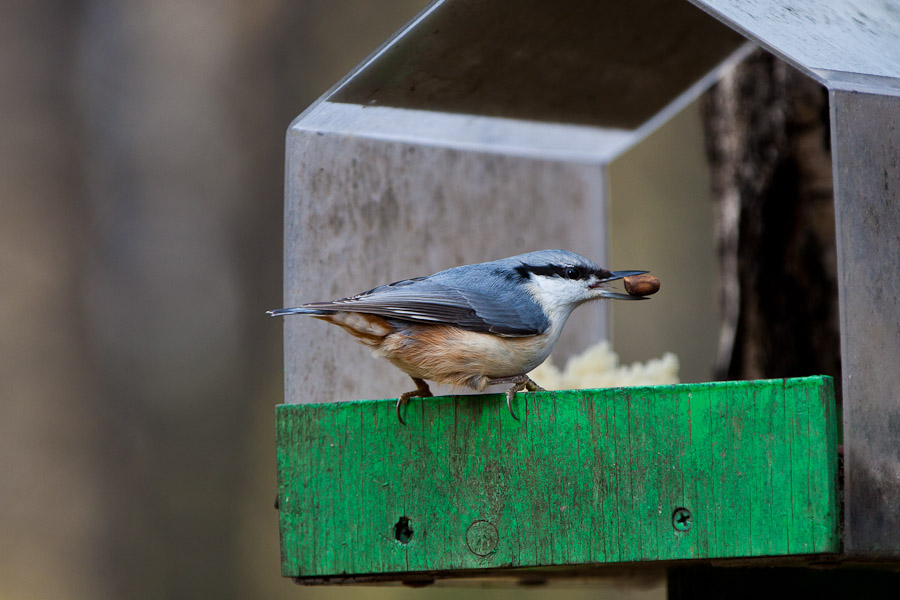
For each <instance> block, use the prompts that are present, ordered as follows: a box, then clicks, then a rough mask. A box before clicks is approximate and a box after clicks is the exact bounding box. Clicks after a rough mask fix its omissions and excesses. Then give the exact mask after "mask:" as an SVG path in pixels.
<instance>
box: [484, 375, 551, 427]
mask: <svg viewBox="0 0 900 600" xmlns="http://www.w3.org/2000/svg"><path fill="white" fill-rule="evenodd" d="M497 383H511V384H513V385H512V387H511V388H509V389H508V390H506V408H508V409H509V414H511V415H512V418H513V419H515V420H516V421H518V420H519V417H517V416H516V413H514V412H513V409H512V401H513V398H515V397H516V393H517V392H521V391H522V390H528V391H529V392H544V391H546V390H545V389H544V388H542V387H541V386H539V385H538V384H536V383H535V382H534V381H532V380H531V377H529V376H528V375H516V376H514V377H501V378H499V379H489V380H488V385H494V384H497Z"/></svg>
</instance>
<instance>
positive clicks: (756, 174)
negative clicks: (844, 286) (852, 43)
mask: <svg viewBox="0 0 900 600" xmlns="http://www.w3.org/2000/svg"><path fill="white" fill-rule="evenodd" d="M703 112H704V121H705V127H706V145H707V153H708V157H709V163H710V169H711V178H712V185H713V192H714V194H715V197H716V204H717V207H716V208H717V211H716V212H717V215H716V236H717V242H718V247H719V253H720V259H721V267H722V306H723V315H724V325H723V329H722V332H721V337H720V343H719V352H718V359H717V365H716V377H717V378H720V379H758V378H769V377H789V376H799V375H814V374H825V375H831V376H833V377H834V378H835V384H836V385H838V386H839V385H840V342H839V335H838V334H839V331H838V311H837V284H836V281H837V271H836V249H835V223H834V203H833V191H832V174H831V149H830V131H829V120H828V97H827V93H826V90H825V89H824V88H823V87H822V86H820V85H819V84H817V83H815V82H814V81H812V80H811V79H810V78H808V77H807V76H805V75H803V74H801V73H800V72H798V71H796V70H795V69H793V68H792V67H790V66H788V65H787V64H786V63H784V62H783V61H781V60H779V59H777V58H775V57H774V56H772V55H771V54H769V53H767V52H765V51H763V50H757V51H756V52H755V53H754V54H753V55H751V56H750V57H749V58H748V59H746V60H745V61H744V62H743V63H741V65H739V66H738V67H737V68H736V69H734V71H733V72H731V73H730V74H728V75H727V76H726V77H725V78H724V79H723V80H722V81H721V82H720V83H719V84H718V85H716V86H715V87H714V88H713V89H712V90H711V91H710V93H709V94H707V96H706V97H705V100H704V106H703Z"/></svg>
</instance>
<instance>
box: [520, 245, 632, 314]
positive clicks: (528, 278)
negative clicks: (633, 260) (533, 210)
mask: <svg viewBox="0 0 900 600" xmlns="http://www.w3.org/2000/svg"><path fill="white" fill-rule="evenodd" d="M514 259H516V261H517V262H518V263H519V264H518V265H517V266H515V267H513V270H514V271H515V272H516V273H517V274H518V276H519V277H520V278H521V283H522V285H524V286H525V287H526V289H528V291H529V292H530V294H531V295H532V296H533V297H534V299H535V301H536V302H537V303H538V304H540V305H541V307H542V308H543V309H544V312H545V313H547V314H548V315H551V314H553V313H556V312H561V313H563V314H565V315H568V313H569V312H571V311H572V309H574V308H575V307H576V306H578V305H579V304H582V303H584V302H588V301H590V300H599V299H603V298H607V299H615V300H640V299H641V298H640V297H636V296H629V295H628V294H621V293H618V292H614V291H611V290H609V289H608V287H607V284H608V283H610V282H612V281H615V280H617V279H622V278H623V277H630V276H632V275H640V274H642V273H646V271H607V270H606V269H603V268H601V267H600V266H598V265H597V264H596V263H594V262H593V261H592V260H590V259H588V258H585V257H584V256H581V255H580V254H575V253H574V252H569V251H567V250H540V251H538V252H529V253H527V254H522V255H519V256H517V257H514Z"/></svg>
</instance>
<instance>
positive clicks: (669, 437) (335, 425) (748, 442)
mask: <svg viewBox="0 0 900 600" xmlns="http://www.w3.org/2000/svg"><path fill="white" fill-rule="evenodd" d="M513 408H514V409H515V411H516V414H517V415H519V417H520V418H521V421H515V420H513V419H512V418H511V417H510V416H509V413H508V412H507V411H506V403H505V398H504V397H503V396H502V395H499V394H489V395H481V396H464V397H450V396H448V397H440V398H430V399H426V400H420V399H415V400H413V401H411V402H410V404H409V405H408V406H407V409H406V413H405V419H406V421H407V423H408V425H407V426H405V427H404V426H402V425H401V424H399V423H398V422H397V419H396V417H395V416H394V400H379V401H360V402H342V403H331V404H318V405H281V406H279V407H277V412H276V420H277V460H278V481H279V484H278V498H279V503H280V523H279V525H280V530H281V556H282V573H283V574H284V575H285V576H293V577H306V576H309V577H323V576H335V575H373V574H381V573H398V574H401V575H402V574H403V573H417V572H425V571H428V572H434V571H438V572H440V571H454V570H460V569H467V570H470V569H491V568H510V567H539V566H540V567H543V566H554V565H580V564H597V563H618V562H631V561H659V560H676V559H678V560H680V559H691V558H728V557H752V556H779V555H796V554H818V553H832V552H839V551H840V538H839V523H838V519H839V505H838V490H837V419H836V416H835V405H834V390H833V387H832V381H831V379H830V378H829V377H806V378H799V379H787V380H780V379H779V380H771V381H744V382H723V383H705V384H685V385H671V386H657V387H636V388H614V389H603V390H571V391H561V392H538V393H533V394H532V393H529V394H519V395H518V396H517V399H516V401H515V405H514V406H513ZM679 509H686V511H687V512H688V513H689V516H690V524H689V525H686V521H685V520H684V519H685V513H683V512H678V513H677V514H676V511H678V510H679ZM679 519H680V522H679V523H676V521H678V520H679Z"/></svg>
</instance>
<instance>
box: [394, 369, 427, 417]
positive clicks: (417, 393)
mask: <svg viewBox="0 0 900 600" xmlns="http://www.w3.org/2000/svg"><path fill="white" fill-rule="evenodd" d="M412 380H413V383H415V384H416V389H414V390H413V391H411V392H403V393H402V394H400V397H399V398H397V406H396V411H397V420H398V421H400V424H401V425H406V421H404V420H403V417H402V416H401V415H400V407H401V406H403V405H404V404H406V403H407V402H408V401H409V399H410V398H431V389H430V388H429V387H428V384H427V383H426V382H425V380H424V379H419V378H418V377H413V378H412Z"/></svg>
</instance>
